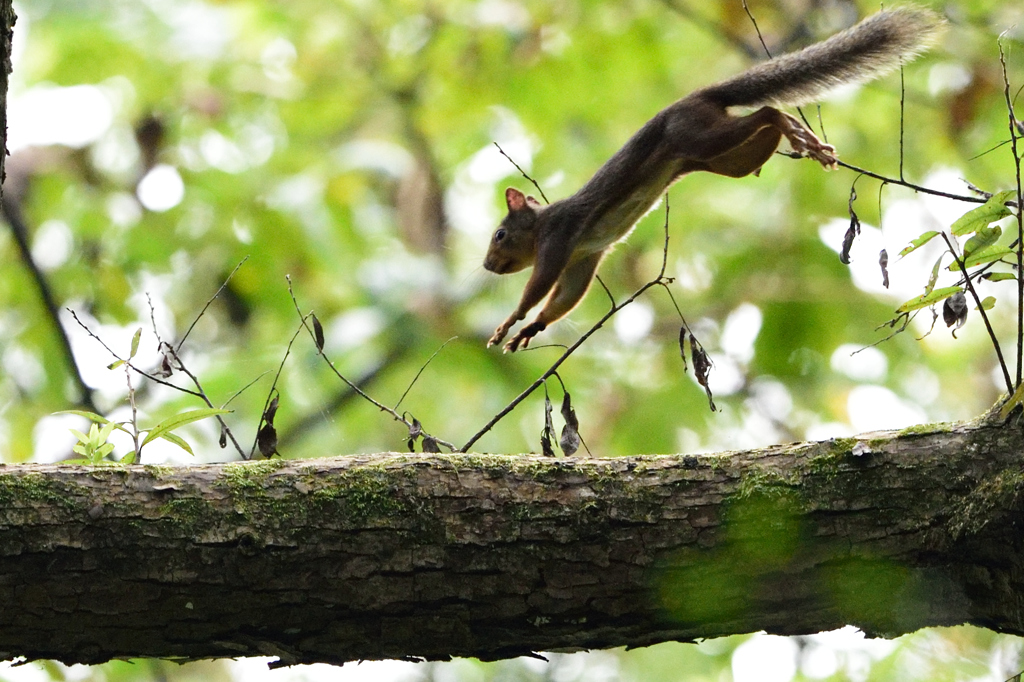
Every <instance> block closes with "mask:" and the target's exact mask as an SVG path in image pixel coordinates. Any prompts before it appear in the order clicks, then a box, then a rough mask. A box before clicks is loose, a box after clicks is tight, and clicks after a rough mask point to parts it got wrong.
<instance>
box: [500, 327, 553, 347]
mask: <svg viewBox="0 0 1024 682" xmlns="http://www.w3.org/2000/svg"><path fill="white" fill-rule="evenodd" d="M546 328H547V325H546V324H544V323H543V322H531V323H530V324H528V325H526V326H525V327H523V328H522V329H520V330H519V333H518V334H516V335H515V336H513V337H512V338H511V339H510V340H509V342H508V343H506V344H505V352H506V353H515V352H516V351H517V350H519V346H522V347H523V348H526V347H527V346H529V345H530V339H532V338H533V337H534V336H536V335H537V334H539V333H541V332H542V331H544V330H545V329H546Z"/></svg>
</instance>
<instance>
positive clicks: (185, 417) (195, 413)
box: [139, 407, 231, 447]
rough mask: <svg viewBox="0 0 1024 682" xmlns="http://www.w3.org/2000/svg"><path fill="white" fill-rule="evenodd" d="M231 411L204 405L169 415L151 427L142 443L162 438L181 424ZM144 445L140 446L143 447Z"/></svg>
mask: <svg viewBox="0 0 1024 682" xmlns="http://www.w3.org/2000/svg"><path fill="white" fill-rule="evenodd" d="M230 412H231V410H219V409H217V408H215V407H204V408H202V409H199V410H189V411H188V412H182V413H181V414H176V415H174V416H173V417H168V418H167V419H165V420H163V421H162V422H160V423H159V424H157V425H156V426H154V427H153V428H151V429H149V433H147V434H146V439H145V440H144V441H142V445H145V444H146V443H148V442H150V441H151V440H153V439H154V438H160V437H161V436H163V435H164V434H165V433H167V432H168V431H173V430H174V429H176V428H178V427H179V426H184V425H185V424H191V423H192V422H194V421H199V420H200V419H206V418H207V417H212V416H214V415H218V414H229V413H230ZM142 445H140V446H139V447H142Z"/></svg>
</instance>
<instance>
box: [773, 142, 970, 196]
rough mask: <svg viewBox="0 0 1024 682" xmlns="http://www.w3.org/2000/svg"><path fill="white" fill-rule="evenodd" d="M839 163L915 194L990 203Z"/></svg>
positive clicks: (843, 162)
mask: <svg viewBox="0 0 1024 682" xmlns="http://www.w3.org/2000/svg"><path fill="white" fill-rule="evenodd" d="M779 153H781V154H783V155H785V156H789V157H790V158H794V159H796V158H800V159H802V158H803V157H802V156H793V155H790V154H787V153H785V152H779ZM837 163H838V164H839V165H840V166H842V167H843V168H847V169H849V170H852V171H854V172H857V173H861V174H863V175H866V176H868V177H869V178H874V179H875V180H881V181H882V182H885V183H888V184H890V185H899V186H900V187H906V188H907V189H912V190H914V191H915V192H920V193H922V194H931V195H933V196H937V197H945V198H947V199H956V200H957V201H965V202H967V203H971V204H984V203H985V202H986V201H988V200H987V199H981V198H979V197H969V196H964V195H962V194H951V193H949V192H940V191H939V190H937V189H930V188H928V187H922V186H921V185H915V184H914V183H912V182H907V181H905V180H897V179H895V178H887V177H885V176H884V175H879V174H878V173H874V172H872V171H869V170H865V169H864V168H858V167H857V166H854V165H853V164H849V163H846V162H845V161H839V160H837Z"/></svg>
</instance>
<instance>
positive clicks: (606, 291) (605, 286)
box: [527, 275, 615, 350]
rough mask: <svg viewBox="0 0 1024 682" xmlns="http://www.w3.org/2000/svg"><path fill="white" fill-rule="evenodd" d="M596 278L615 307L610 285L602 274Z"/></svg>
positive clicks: (595, 276)
mask: <svg viewBox="0 0 1024 682" xmlns="http://www.w3.org/2000/svg"><path fill="white" fill-rule="evenodd" d="M594 278H595V279H596V280H597V283H598V284H600V285H601V288H602V289H604V293H606V294H608V300H609V301H611V302H612V307H613V308H614V307H615V296H613V295H612V290H611V289H609V288H608V285H607V284H605V283H604V280H603V279H601V275H594ZM527 350H529V349H527Z"/></svg>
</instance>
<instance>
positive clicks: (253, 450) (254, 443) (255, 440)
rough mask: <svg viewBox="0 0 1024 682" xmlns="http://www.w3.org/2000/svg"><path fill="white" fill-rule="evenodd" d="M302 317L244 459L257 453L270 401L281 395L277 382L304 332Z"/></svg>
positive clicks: (303, 317)
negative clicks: (300, 335) (293, 348)
mask: <svg viewBox="0 0 1024 682" xmlns="http://www.w3.org/2000/svg"><path fill="white" fill-rule="evenodd" d="M300 317H302V320H301V322H299V326H298V327H297V328H296V329H295V333H294V334H292V338H291V340H289V341H288V346H287V347H286V348H285V350H284V357H283V358H281V364H280V365H278V367H277V374H275V375H274V383H272V384H271V385H270V390H269V391H267V399H266V401H264V403H263V411H262V412H260V421H259V423H258V424H257V425H256V435H255V437H253V439H252V448H250V449H249V456H248V457H246V456H245V455H243V456H242V458H243V459H252V457H253V455H255V454H256V448H257V447H259V442H260V431H261V430H262V429H263V423H264V422H265V421H266V416H267V408H268V407H270V401H271V400H273V399H274V394H275V393H277V394H278V395H280V392H279V391H278V390H277V382H278V380H280V378H281V373H282V372H283V371H284V363H285V362H287V361H288V356H289V355H291V352H292V344H294V343H295V339H297V338H298V337H299V334H300V333H302V328H303V327H305V326H306V317H307V316H302V315H301V313H300Z"/></svg>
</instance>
